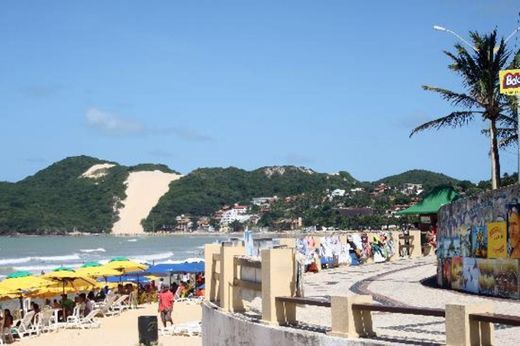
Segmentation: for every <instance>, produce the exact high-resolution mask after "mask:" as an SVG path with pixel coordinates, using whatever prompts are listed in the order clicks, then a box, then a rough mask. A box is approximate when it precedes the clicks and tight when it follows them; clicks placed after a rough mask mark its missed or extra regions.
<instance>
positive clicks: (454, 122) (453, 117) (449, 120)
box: [410, 111, 479, 137]
mask: <svg viewBox="0 0 520 346" xmlns="http://www.w3.org/2000/svg"><path fill="white" fill-rule="evenodd" d="M476 113H479V112H474V111H458V112H452V113H450V114H448V115H446V116H444V117H441V118H438V119H435V120H432V121H428V122H427V123H424V124H422V125H420V126H418V127H416V128H415V129H413V131H412V133H410V137H412V136H413V135H414V134H416V133H418V132H421V131H424V130H429V129H436V130H439V129H441V128H443V127H462V126H464V125H466V124H468V123H469V122H470V121H471V120H473V118H474V117H475V114H476Z"/></svg>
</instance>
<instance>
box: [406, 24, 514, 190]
mask: <svg viewBox="0 0 520 346" xmlns="http://www.w3.org/2000/svg"><path fill="white" fill-rule="evenodd" d="M470 37H471V41H472V43H473V46H474V50H473V51H471V52H468V50H467V49H466V48H464V47H463V46H462V45H461V44H456V45H455V49H456V53H452V52H448V51H445V52H444V53H445V54H446V55H447V56H448V57H449V58H450V59H451V60H452V63H451V64H450V65H449V68H450V69H451V70H452V71H454V72H456V73H457V74H458V75H460V77H461V78H462V85H463V86H464V88H465V89H466V90H465V92H455V91H451V90H448V89H443V88H439V87H434V86H429V85H425V86H423V89H425V90H428V91H433V92H436V93H439V94H440V95H441V97H442V98H443V99H445V100H446V101H448V102H450V103H451V104H452V105H453V106H455V107H460V108H461V109H459V110H456V111H453V112H452V113H450V114H448V115H446V116H443V117H440V118H438V119H435V120H432V121H429V122H427V123H424V124H422V125H420V126H418V127H416V128H415V129H414V130H413V131H412V133H411V134H410V137H411V136H413V135H414V134H416V133H418V132H421V131H424V130H428V129H432V128H434V129H440V128H443V127H461V126H464V125H467V124H468V123H469V122H470V121H472V120H474V119H475V118H479V117H480V118H481V119H483V120H487V121H489V125H490V126H489V135H490V138H491V167H492V176H491V180H492V188H493V189H496V188H498V186H500V156H499V145H498V129H497V124H500V122H501V121H502V120H503V119H504V118H503V117H506V116H509V115H510V114H511V112H512V111H511V103H510V101H509V99H508V97H507V96H505V95H501V94H500V92H499V78H498V72H499V71H500V70H503V69H505V68H507V67H508V61H509V58H510V56H511V54H510V52H509V51H508V49H507V47H506V44H505V42H504V40H503V39H501V40H500V42H498V41H497V32H496V30H494V31H492V32H491V33H489V34H484V35H482V34H479V33H477V32H470ZM519 53H520V52H517V53H516V54H515V56H518V54H519Z"/></svg>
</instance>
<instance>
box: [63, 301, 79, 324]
mask: <svg viewBox="0 0 520 346" xmlns="http://www.w3.org/2000/svg"><path fill="white" fill-rule="evenodd" d="M80 319H81V310H80V307H79V305H78V306H75V307H74V310H72V315H70V316H67V324H66V325H65V327H66V328H70V327H75V326H77V324H78V323H79V321H80Z"/></svg>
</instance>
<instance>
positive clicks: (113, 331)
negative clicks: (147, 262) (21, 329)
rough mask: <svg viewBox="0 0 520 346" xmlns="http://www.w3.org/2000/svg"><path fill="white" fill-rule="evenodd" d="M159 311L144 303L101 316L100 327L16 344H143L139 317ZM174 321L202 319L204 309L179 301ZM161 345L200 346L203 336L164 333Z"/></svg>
mask: <svg viewBox="0 0 520 346" xmlns="http://www.w3.org/2000/svg"><path fill="white" fill-rule="evenodd" d="M144 315H148V316H151V315H154V316H157V317H158V321H159V323H161V322H160V318H159V316H158V314H157V304H149V305H142V306H140V308H139V309H137V310H129V311H125V312H123V313H122V314H121V315H120V316H113V317H106V318H99V321H100V322H101V327H100V328H96V329H85V330H81V329H60V330H59V331H58V332H55V333H47V334H42V335H40V336H37V337H32V338H30V339H24V340H22V341H16V342H15V343H14V344H12V345H15V346H16V345H19V346H35V345H38V346H68V345H74V346H92V345H103V346H134V345H138V344H139V331H138V330H137V317H138V316H144ZM172 317H173V321H174V323H184V322H193V321H200V320H201V318H202V310H201V306H200V305H188V304H187V303H185V302H182V303H176V304H175V305H174V308H173V315H172ZM159 345H162V346H174V345H175V346H178V345H183V346H184V345H185V346H200V345H202V338H201V337H200V336H191V337H187V336H161V335H159Z"/></svg>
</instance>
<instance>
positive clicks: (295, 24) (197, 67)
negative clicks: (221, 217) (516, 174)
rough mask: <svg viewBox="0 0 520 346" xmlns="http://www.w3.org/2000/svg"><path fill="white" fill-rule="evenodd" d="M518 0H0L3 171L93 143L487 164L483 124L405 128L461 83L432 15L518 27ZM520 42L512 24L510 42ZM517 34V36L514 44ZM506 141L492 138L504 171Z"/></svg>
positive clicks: (463, 28) (379, 167) (111, 153)
mask: <svg viewBox="0 0 520 346" xmlns="http://www.w3.org/2000/svg"><path fill="white" fill-rule="evenodd" d="M518 10H519V8H518V3H517V2H516V1H457V2H455V1H428V2H427V1H379V2H367V1H356V2H354V1H340V0H336V1H329V0H323V1H304V0H299V1H244V0H241V1H240V0H237V1H132V2H129V1H81V2H80V1H32V2H29V1H20V0H8V1H2V2H1V3H0V42H2V49H1V54H0V75H1V78H0V127H1V129H2V135H1V136H0V153H1V161H2V164H1V167H2V169H1V170H0V180H7V181H17V180H19V179H21V178H23V177H25V176H27V175H30V174H33V173H34V172H36V171H37V170H39V169H42V168H44V167H46V166H47V165H49V164H51V163H52V162H54V161H57V160H60V159H62V158H64V157H67V156H72V155H81V154H86V155H92V156H96V157H99V158H103V159H107V160H113V161H117V162H120V163H122V164H136V163H142V162H161V163H165V164H168V165H169V166H170V167H172V168H174V169H176V170H179V171H181V172H183V173H187V172H189V171H190V170H192V169H194V168H198V167H214V166H237V167H241V168H245V169H254V168H257V167H260V166H264V165H281V164H293V165H302V166H307V167H311V168H313V169H315V170H317V171H321V172H336V171H338V170H346V171H349V172H351V173H352V174H353V175H354V177H356V178H358V179H361V180H375V179H378V178H381V177H383V176H386V175H390V174H395V173H399V172H402V171H404V170H408V169H413V168H422V169H430V170H433V171H438V172H443V173H446V174H449V175H451V176H454V177H457V178H462V179H470V180H473V181H478V180H480V179H485V178H488V176H489V172H490V164H489V159H488V155H487V153H488V150H489V140H488V139H487V138H486V137H484V136H483V135H481V134H480V129H481V128H483V126H484V125H483V123H481V122H480V121H476V122H475V123H474V124H473V125H472V126H470V127H468V128H465V129H456V130H451V129H446V130H441V131H438V132H436V131H433V132H428V133H423V134H419V135H417V136H415V137H413V138H412V139H409V138H408V134H409V133H410V130H411V129H412V128H413V127H414V126H416V125H418V124H420V123H422V122H424V121H427V120H429V119H432V118H433V117H436V116H440V115H444V114H446V113H447V112H449V111H450V110H451V108H450V106H449V105H447V104H446V103H445V102H444V101H442V100H441V99H440V98H439V97H438V96H436V95H435V94H431V93H427V92H425V91H423V90H422V89H421V87H420V86H421V85H423V84H432V85H437V86H443V87H447V88H452V89H455V90H459V89H460V88H461V86H460V84H459V82H458V79H457V77H456V76H454V75H453V74H451V73H450V72H449V71H448V69H447V64H448V60H447V58H446V57H445V56H444V55H443V53H442V50H443V49H450V48H451V47H452V46H453V44H454V43H455V39H454V37H452V36H450V35H448V34H446V33H440V32H436V31H434V30H432V26H433V25H434V24H439V25H444V26H446V27H449V28H450V29H452V30H454V31H456V32H458V33H460V34H461V35H463V36H465V37H467V32H468V31H469V30H479V31H489V30H492V29H493V28H494V27H498V30H499V31H500V33H501V34H502V35H504V36H506V35H508V34H509V33H510V32H511V31H512V30H513V29H514V28H515V27H516V26H517V13H518ZM510 42H511V43H512V44H513V45H514V44H516V45H517V47H520V35H519V37H518V38H517V39H516V40H515V39H513V40H511V41H510ZM516 42H518V43H516ZM514 152H515V149H514V148H511V149H509V150H508V151H507V152H502V166H503V169H504V170H505V171H509V172H511V171H513V170H514V169H515V167H516V155H515V154H514Z"/></svg>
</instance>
